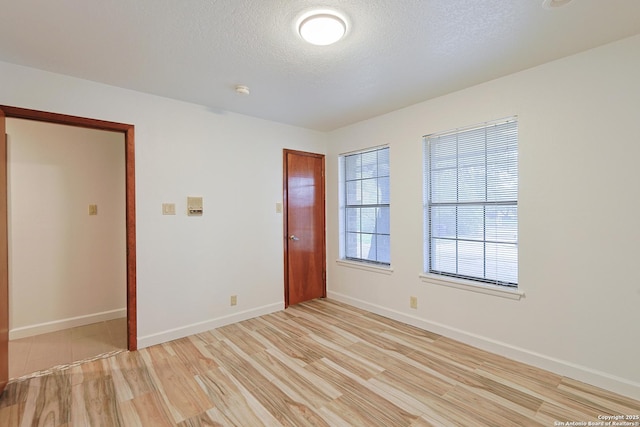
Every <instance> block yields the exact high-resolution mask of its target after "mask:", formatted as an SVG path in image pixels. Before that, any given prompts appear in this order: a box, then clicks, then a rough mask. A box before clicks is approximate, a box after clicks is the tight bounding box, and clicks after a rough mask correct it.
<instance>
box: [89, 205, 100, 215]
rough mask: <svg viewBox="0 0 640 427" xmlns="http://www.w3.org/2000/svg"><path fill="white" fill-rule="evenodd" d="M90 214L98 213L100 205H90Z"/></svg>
mask: <svg viewBox="0 0 640 427" xmlns="http://www.w3.org/2000/svg"><path fill="white" fill-rule="evenodd" d="M89 215H98V205H89Z"/></svg>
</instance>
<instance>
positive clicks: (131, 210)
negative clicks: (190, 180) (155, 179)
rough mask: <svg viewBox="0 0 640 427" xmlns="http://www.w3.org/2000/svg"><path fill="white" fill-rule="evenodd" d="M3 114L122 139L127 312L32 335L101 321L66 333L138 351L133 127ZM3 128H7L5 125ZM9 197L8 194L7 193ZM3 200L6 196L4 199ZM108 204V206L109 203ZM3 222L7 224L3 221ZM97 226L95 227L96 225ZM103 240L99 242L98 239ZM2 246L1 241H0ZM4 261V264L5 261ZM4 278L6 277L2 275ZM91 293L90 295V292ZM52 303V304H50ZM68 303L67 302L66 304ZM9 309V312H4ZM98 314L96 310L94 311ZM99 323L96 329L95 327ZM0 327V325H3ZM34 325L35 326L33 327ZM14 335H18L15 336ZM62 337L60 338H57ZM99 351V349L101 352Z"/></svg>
mask: <svg viewBox="0 0 640 427" xmlns="http://www.w3.org/2000/svg"><path fill="white" fill-rule="evenodd" d="M0 113H4V114H0V116H2V115H6V117H7V118H11V117H13V118H19V119H29V120H35V121H38V122H47V123H56V124H64V125H71V126H74V127H80V128H90V129H100V130H107V131H111V133H113V132H116V133H118V137H119V138H120V143H119V150H120V151H119V153H120V154H119V155H120V157H121V158H124V167H123V168H122V170H121V171H120V175H121V176H120V178H121V180H122V181H123V182H124V191H123V193H122V195H121V196H120V198H121V199H124V200H121V202H122V203H123V206H124V209H122V211H123V212H121V217H124V221H123V223H124V230H123V233H122V234H123V235H124V238H123V239H122V243H124V244H123V245H122V246H123V247H124V248H123V255H122V258H123V260H124V269H123V270H124V271H123V272H121V277H122V278H123V279H124V280H123V281H124V284H123V285H124V286H122V288H124V289H121V293H122V294H123V295H121V298H122V296H124V309H123V308H120V309H110V310H109V309H108V310H102V311H100V308H98V313H94V314H97V317H92V316H91V315H89V316H84V318H83V315H80V316H71V317H66V318H64V319H65V320H64V321H59V320H58V321H53V322H41V323H40V324H36V325H35V326H36V328H35V329H34V328H32V330H31V332H33V331H34V330H36V329H37V328H44V329H42V330H43V331H44V330H46V329H47V328H53V329H54V330H55V329H56V328H57V327H58V326H60V325H64V326H70V327H72V328H73V327H77V326H78V325H80V324H82V323H86V322H85V321H88V320H99V322H94V324H93V326H91V325H88V326H90V327H89V328H88V329H86V328H85V329H84V330H81V329H75V330H73V329H72V330H70V331H68V332H66V333H68V334H70V335H75V336H80V337H82V336H87V335H91V334H95V333H96V332H98V330H102V332H105V331H106V333H107V334H109V338H108V340H109V342H110V343H118V346H119V347H122V348H128V349H129V350H135V349H136V348H137V337H136V334H137V333H136V329H137V328H136V298H135V297H136V280H135V279H136V273H135V184H134V176H135V173H134V171H135V170H134V157H133V154H134V133H133V130H134V128H133V126H132V125H127V124H121V123H114V122H105V121H101V120H94V119H86V118H81V117H74V116H66V115H60V114H54V113H47V112H41V111H35V110H26V109H21V108H16V107H6V106H0ZM0 119H3V117H0ZM3 127H4V126H3ZM4 166H5V167H6V166H7V165H6V164H5V165H4ZM5 196H6V194H5ZM3 198H4V197H3ZM44 199H46V197H43V201H44ZM108 204H109V203H108ZM108 204H107V206H104V207H103V208H106V209H107V210H108V208H109V206H108ZM90 205H98V203H89V204H88V205H86V206H84V215H87V216H89V215H92V210H95V208H97V212H94V213H97V214H98V216H99V215H100V212H101V209H100V206H99V205H98V206H90ZM48 207H49V206H47V205H43V204H42V203H36V205H35V206H34V207H33V209H41V210H46V209H47V208H48ZM96 218H97V217H94V218H92V219H94V220H95V219H96ZM2 222H5V221H4V220H3V221H2ZM94 225H96V224H95V223H94ZM35 240H36V242H30V243H31V244H38V242H37V239H35ZM95 240H96V239H94V241H93V243H92V245H89V246H90V248H89V249H87V250H89V251H90V250H92V249H91V247H92V248H93V250H94V251H98V250H99V249H98V247H99V246H100V242H98V241H95ZM97 240H100V239H97ZM0 243H2V242H0ZM67 249H68V248H63V250H67ZM3 262H4V261H3ZM53 264H55V265H57V266H58V267H59V268H60V267H61V265H64V263H57V264H56V262H53ZM6 267H7V266H6V265H5V266H4V267H3V269H2V270H3V271H5V272H6ZM35 268H37V267H36V266H34V269H35ZM3 275H4V274H3ZM4 280H6V278H3V281H4ZM88 293H90V292H88ZM56 295H57V297H56V299H60V297H61V295H60V294H56ZM51 302H53V301H51ZM67 302H68V301H67ZM0 303H1V305H2V306H3V307H1V308H2V311H4V312H5V313H8V312H9V310H11V309H12V307H11V304H10V301H9V299H8V298H6V296H2V298H0ZM94 308H95V307H94ZM5 309H6V311H5ZM94 311H95V310H94ZM124 313H126V317H122V314H124ZM112 320H113V321H114V322H113V323H110V322H111V321H112ZM4 322H5V320H4V319H3V323H4ZM96 324H97V326H96ZM0 326H1V325H0ZM32 326H33V325H32ZM5 328H6V326H2V328H0V329H3V330H4V331H5V332H3V337H1V338H2V339H1V340H0V341H2V343H1V344H3V345H2V346H1V347H2V348H0V352H1V353H2V354H0V356H2V357H0V361H2V364H3V366H5V367H4V368H3V369H0V371H3V372H2V374H3V375H2V377H3V378H0V383H6V379H5V378H6V377H5V376H4V375H5V374H4V372H6V371H5V369H6V365H5V362H6V360H7V355H8V354H7V353H8V345H6V342H7V341H6V340H7V336H6V335H4V333H6V332H7V329H8V328H7V329H5ZM112 328H113V330H117V329H119V330H120V331H122V330H123V329H125V330H126V332H124V334H122V333H119V332H116V333H114V332H113V330H112ZM14 329H15V328H12V333H14V332H15V333H17V334H18V335H20V333H23V332H25V330H24V329H22V330H21V329H20V328H17V331H16V330H14ZM28 332H29V331H27V333H28ZM58 332H59V331H54V334H55V333H58ZM66 333H61V334H62V335H64V334H66ZM14 335H15V334H14ZM58 338H61V337H58ZM99 350H100V349H99V348H98V351H99ZM76 354H80V353H76ZM84 355H85V356H87V354H86V353H85V354H84Z"/></svg>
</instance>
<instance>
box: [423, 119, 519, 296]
mask: <svg viewBox="0 0 640 427" xmlns="http://www.w3.org/2000/svg"><path fill="white" fill-rule="evenodd" d="M513 124H515V130H514V131H513V132H514V134H515V137H513V138H511V139H508V140H505V141H504V142H503V145H501V147H502V146H505V147H507V149H510V150H512V151H511V153H510V154H511V155H513V146H514V145H515V160H514V159H510V160H509V162H508V165H509V166H511V165H512V163H513V162H514V161H515V167H516V169H515V200H513V199H510V200H497V201H495V200H494V201H492V200H489V199H490V198H489V197H488V196H487V193H488V189H489V186H490V184H489V181H488V179H487V178H486V177H487V175H486V174H487V165H492V166H493V165H495V164H496V163H498V164H499V162H498V161H496V160H495V159H494V158H493V157H497V155H496V154H495V153H494V156H493V157H489V155H488V153H490V152H491V151H492V150H489V149H488V148H487V147H488V144H489V143H494V142H495V141H489V140H488V139H487V133H488V132H487V129H489V128H491V127H494V126H505V128H507V130H508V126H512V127H513ZM478 130H484V134H485V139H484V154H483V156H484V157H483V159H484V163H485V165H484V171H485V180H484V185H483V186H481V187H480V188H482V189H484V192H485V195H484V200H482V201H480V200H478V201H472V202H468V201H464V200H463V201H461V200H460V199H461V197H460V195H459V192H460V182H461V180H460V176H461V169H462V168H461V166H460V163H461V159H462V160H467V159H466V158H465V157H463V156H461V155H460V152H459V148H460V146H459V141H458V136H459V135H460V134H463V133H465V132H471V131H478ZM452 136H455V138H456V142H455V144H456V146H455V167H453V169H454V170H455V174H456V178H455V187H456V190H455V191H456V195H455V201H448V202H433V201H432V194H433V193H432V187H433V186H432V182H431V181H432V179H433V174H432V171H433V169H432V158H431V157H432V156H431V155H432V151H431V144H432V143H435V142H434V140H436V139H437V138H443V137H445V138H446V137H452ZM449 149H451V148H450V147H449ZM518 155H519V135H518V117H517V116H512V117H508V118H504V119H500V120H495V121H491V122H484V123H480V124H477V125H472V126H467V127H464V128H457V129H453V130H450V131H446V132H438V133H433V134H428V135H424V136H423V165H424V170H423V184H424V194H423V221H424V236H423V251H424V264H423V272H424V273H423V274H421V275H420V276H421V277H422V278H423V279H432V280H431V281H433V282H434V283H436V284H453V285H455V286H454V287H459V288H463V289H468V288H471V289H472V290H473V288H474V287H484V288H489V289H493V290H505V291H508V292H513V291H515V292H518V286H519V285H518V257H519V250H518V217H519V213H518V198H519V195H518V186H519V163H518ZM510 172H511V173H513V171H512V170H511V171H510ZM512 191H513V190H512ZM436 198H437V197H436ZM500 206H503V207H505V206H506V207H508V208H513V210H514V212H515V221H514V223H515V239H514V240H513V241H507V240H499V239H498V238H496V239H495V240H490V239H488V238H487V208H491V209H493V208H496V209H497V208H499V207H500ZM442 207H450V208H453V209H454V210H455V220H454V221H453V222H454V223H455V227H454V228H455V237H453V238H450V237H448V238H446V239H445V240H449V241H452V242H455V263H456V265H455V270H456V272H451V271H443V270H444V269H438V268H437V267H434V265H433V263H434V258H433V251H434V248H433V244H434V239H440V240H442V237H441V236H435V237H434V236H433V227H432V217H433V211H434V208H442ZM460 207H465V208H469V207H479V208H482V218H483V219H482V232H483V234H482V238H476V239H473V240H469V241H470V242H473V243H482V245H483V250H482V254H481V255H480V256H481V257H482V263H483V273H482V277H479V276H478V275H468V274H461V273H460V268H459V257H460V255H459V252H460V251H459V247H460V244H459V242H461V241H462V242H464V241H466V240H468V238H467V239H465V238H460V237H459V236H460V233H459V231H458V229H459V228H460V222H459V219H458V217H459V211H460ZM498 230H500V231H502V230H503V228H502V227H501V228H498V227H497V226H496V228H495V233H496V235H497V234H498ZM488 244H494V245H512V246H513V247H514V249H515V281H506V280H501V279H500V278H499V277H497V276H496V278H488V277H487V276H488V275H487V268H486V265H487V245H488ZM473 259H475V260H476V261H477V260H479V259H480V257H479V256H478V257H476V258H473ZM497 259H498V257H496V263H497V262H498V261H497Z"/></svg>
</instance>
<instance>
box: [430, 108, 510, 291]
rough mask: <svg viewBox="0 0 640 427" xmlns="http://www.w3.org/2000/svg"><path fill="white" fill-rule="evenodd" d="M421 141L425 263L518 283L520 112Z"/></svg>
mask: <svg viewBox="0 0 640 427" xmlns="http://www.w3.org/2000/svg"><path fill="white" fill-rule="evenodd" d="M424 144H425V146H424V161H425V169H424V170H425V177H424V185H425V189H424V195H425V205H424V217H425V249H424V250H425V271H426V272H428V273H432V274H441V275H445V276H453V277H459V278H464V279H471V280H476V281H481V282H486V283H492V284H497V285H504V286H511V287H517V284H518V123H517V120H516V119H515V118H511V119H509V120H506V121H501V122H495V123H490V124H483V125H481V126H476V127H473V128H468V129H462V130H456V131H452V132H446V133H441V134H433V135H428V136H425V138H424Z"/></svg>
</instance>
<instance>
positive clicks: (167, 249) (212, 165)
mask: <svg viewBox="0 0 640 427" xmlns="http://www.w3.org/2000/svg"><path fill="white" fill-rule="evenodd" d="M132 72H135V71H132ZM0 81H2V85H0V104H4V105H12V106H17V107H23V108H31V109H36V110H44V111H52V112H57V113H62V114H70V115H75V116H83V117H91V118H97V119H102V120H109V121H115V122H123V123H130V124H133V125H135V162H136V227H137V229H136V238H137V291H138V292H137V300H138V305H137V314H138V345H139V346H140V347H144V346H148V345H151V344H155V343H160V342H164V341H167V340H169V339H172V338H176V337H181V336H185V335H188V334H190V333H194V332H199V331H203V330H207V329H210V328H212V327H215V326H218V325H221V324H225V323H229V322H232V321H235V320H238V319H243V318H248V317H252V316H256V315H260V314H262V313H266V312H272V311H275V310H279V309H282V308H283V306H284V284H283V280H284V279H283V268H284V267H283V246H282V241H283V237H282V236H283V223H282V220H283V218H282V214H278V213H276V208H275V204H276V202H281V201H282V150H283V148H291V149H296V150H304V151H312V152H318V153H324V150H325V145H326V144H325V139H326V136H325V135H324V134H322V133H319V132H313V131H309V130H305V129H301V128H296V127H292V126H286V125H282V124H278V123H273V122H268V121H264V120H259V119H254V118H250V117H246V116H241V115H237V114H231V113H226V112H222V111H215V110H213V109H208V108H206V107H203V106H199V105H194V104H188V103H183V102H179V101H175V100H170V99H166V98H160V97H156V96H151V95H147V94H143V93H139V92H134V91H130V90H125V89H121V88H116V87H112V86H107V85H102V84H97V83H94V82H89V81H85V80H80V79H76V78H72V77H67V76H62V75H57V74H52V73H47V72H43V71H39V70H35V69H31V68H25V67H21V66H16V65H13V64H8V63H0ZM230 90H232V88H231V89H230ZM243 102H251V98H250V97H249V98H246V99H243ZM187 196H202V197H203V198H204V215H203V216H202V217H187V216H186V214H185V212H186V198H187ZM163 202H169V203H176V210H177V215H175V216H163V215H162V209H161V207H162V203H163ZM231 295H237V296H238V305H237V306H234V307H231V306H230V304H229V298H230V296H231Z"/></svg>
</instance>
